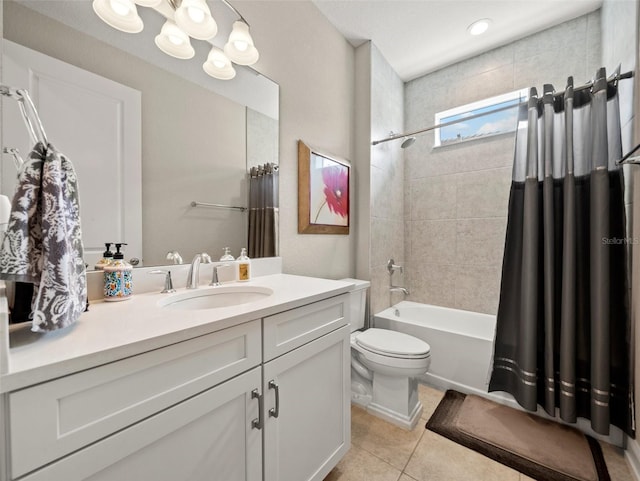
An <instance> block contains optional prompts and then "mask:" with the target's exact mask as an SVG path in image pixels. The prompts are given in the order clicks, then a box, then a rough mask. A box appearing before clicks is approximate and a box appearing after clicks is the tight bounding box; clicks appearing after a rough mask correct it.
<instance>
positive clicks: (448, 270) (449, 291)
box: [407, 260, 456, 307]
mask: <svg viewBox="0 0 640 481" xmlns="http://www.w3.org/2000/svg"><path fill="white" fill-rule="evenodd" d="M407 268H408V269H410V270H411V285H410V287H411V295H410V296H409V300H410V301H415V302H423V303H425V304H434V305H436V306H445V307H455V304H456V269H455V266H452V265H449V266H447V265H438V264H429V263H428V262H424V261H422V260H415V261H413V262H411V263H410V264H409V265H408V267H407Z"/></svg>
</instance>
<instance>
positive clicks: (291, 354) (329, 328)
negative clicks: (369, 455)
mask: <svg viewBox="0 0 640 481" xmlns="http://www.w3.org/2000/svg"><path fill="white" fill-rule="evenodd" d="M348 299H349V298H348V296H347V295H343V296H339V297H336V298H332V299H327V300H325V301H321V302H317V303H314V304H310V305H308V306H304V307H302V308H299V309H294V310H292V311H288V312H284V313H282V314H278V315H276V316H271V317H267V318H265V319H264V321H263V322H264V325H263V333H264V356H265V359H264V360H265V363H264V366H263V379H264V384H263V386H262V390H263V393H264V398H265V401H264V404H265V410H266V416H265V426H264V481H322V480H323V479H324V478H325V476H326V475H327V474H328V473H329V471H331V469H333V467H334V466H335V465H336V464H337V463H338V461H340V459H342V457H343V456H344V455H345V454H346V452H347V451H348V450H349V447H350V438H351V412H350V390H351V386H350V384H351V381H350V372H351V371H350V369H351V357H350V356H351V351H350V349H351V348H350V344H349V334H350V329H349V326H348V325H347V324H348V321H349V319H348V313H349V304H348ZM336 327H337V329H336ZM283 352H284V354H281V353H283ZM278 354H281V355H279V356H278Z"/></svg>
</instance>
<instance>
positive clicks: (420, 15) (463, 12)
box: [313, 0, 602, 81]
mask: <svg viewBox="0 0 640 481" xmlns="http://www.w3.org/2000/svg"><path fill="white" fill-rule="evenodd" d="M313 2H314V3H315V5H316V6H317V7H318V8H319V9H320V11H321V12H322V13H323V14H324V15H325V16H326V17H327V18H328V19H329V21H330V22H331V23H332V24H333V25H334V26H335V27H336V28H337V29H338V30H339V31H340V32H341V33H342V34H343V35H344V36H345V38H347V39H348V40H349V41H350V42H351V43H352V44H353V45H354V46H356V47H357V46H359V45H360V44H362V43H363V42H365V41H367V40H371V41H372V42H373V43H374V44H375V45H376V47H377V48H378V49H379V50H380V52H381V53H382V55H383V56H384V57H385V59H386V60H387V61H388V62H389V63H390V64H391V66H392V67H393V69H394V70H395V71H396V72H397V73H398V75H399V76H400V78H402V79H403V80H404V81H409V80H412V79H414V78H416V77H420V76H422V75H425V74H427V73H430V72H433V71H435V70H438V69H440V68H442V67H445V66H447V65H450V64H453V63H456V62H459V61H461V60H464V59H466V58H469V57H473V56H476V55H478V54H479V53H482V52H486V51H488V50H491V49H493V48H496V47H499V46H501V45H505V44H508V43H510V42H513V41H514V40H517V39H519V38H523V37H526V36H528V35H531V34H532V33H535V32H539V31H541V30H544V29H546V28H549V27H551V26H553V25H557V24H559V23H562V22H565V21H567V20H570V19H572V18H576V17H579V16H581V15H584V14H585V13H588V12H591V11H594V10H596V9H598V8H599V7H600V6H601V5H602V0H313ZM481 18H490V19H491V21H492V23H491V26H490V28H489V30H488V31H487V32H486V33H484V34H483V35H480V36H472V35H469V34H468V33H467V27H468V26H469V25H470V24H471V23H473V22H475V21H476V20H479V19H481Z"/></svg>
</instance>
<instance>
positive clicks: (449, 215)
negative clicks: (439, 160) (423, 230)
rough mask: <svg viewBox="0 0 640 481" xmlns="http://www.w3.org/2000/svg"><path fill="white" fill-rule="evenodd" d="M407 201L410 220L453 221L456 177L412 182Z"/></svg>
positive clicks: (427, 178)
mask: <svg viewBox="0 0 640 481" xmlns="http://www.w3.org/2000/svg"><path fill="white" fill-rule="evenodd" d="M410 185H411V198H410V199H409V201H410V203H409V206H410V209H411V219H412V220H432V219H455V215H456V189H457V185H456V176H455V175H444V176H440V177H425V178H422V179H416V180H412V181H411V182H410Z"/></svg>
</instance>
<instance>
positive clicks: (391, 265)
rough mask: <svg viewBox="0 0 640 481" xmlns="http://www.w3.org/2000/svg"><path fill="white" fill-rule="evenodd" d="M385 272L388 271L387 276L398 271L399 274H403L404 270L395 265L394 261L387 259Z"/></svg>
mask: <svg viewBox="0 0 640 481" xmlns="http://www.w3.org/2000/svg"><path fill="white" fill-rule="evenodd" d="M387 270H388V271H389V275H390V276H391V275H393V273H394V272H395V271H400V274H402V273H403V272H404V268H403V267H402V266H399V265H397V264H396V261H394V260H393V259H389V260H388V261H387Z"/></svg>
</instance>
